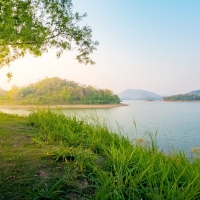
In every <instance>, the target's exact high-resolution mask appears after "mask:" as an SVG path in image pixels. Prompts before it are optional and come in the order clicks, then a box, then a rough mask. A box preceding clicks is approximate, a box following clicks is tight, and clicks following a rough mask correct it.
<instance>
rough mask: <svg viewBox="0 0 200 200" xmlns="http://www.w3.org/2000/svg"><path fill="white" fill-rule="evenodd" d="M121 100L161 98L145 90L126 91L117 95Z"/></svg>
mask: <svg viewBox="0 0 200 200" xmlns="http://www.w3.org/2000/svg"><path fill="white" fill-rule="evenodd" d="M118 96H119V98H120V99H121V100H161V99H162V96H160V95H157V94H155V93H153V92H149V91H145V90H134V89H127V90H124V91H123V92H121V93H119V94H118Z"/></svg>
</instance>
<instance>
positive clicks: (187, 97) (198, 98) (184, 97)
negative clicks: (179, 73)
mask: <svg viewBox="0 0 200 200" xmlns="http://www.w3.org/2000/svg"><path fill="white" fill-rule="evenodd" d="M163 100H164V101H200V96H198V95H196V94H178V95H173V96H168V97H164V98H163Z"/></svg>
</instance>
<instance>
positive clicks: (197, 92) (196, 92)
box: [187, 90, 200, 96]
mask: <svg viewBox="0 0 200 200" xmlns="http://www.w3.org/2000/svg"><path fill="white" fill-rule="evenodd" d="M187 94H195V95H198V96H200V90H194V91H191V92H188V93H187Z"/></svg>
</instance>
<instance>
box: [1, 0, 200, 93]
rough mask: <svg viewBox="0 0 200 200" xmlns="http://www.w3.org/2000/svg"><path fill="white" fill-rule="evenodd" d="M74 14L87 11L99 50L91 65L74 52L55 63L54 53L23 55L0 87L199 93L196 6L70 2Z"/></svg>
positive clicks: (199, 6) (162, 1) (142, 0)
mask: <svg viewBox="0 0 200 200" xmlns="http://www.w3.org/2000/svg"><path fill="white" fill-rule="evenodd" d="M73 4H74V11H78V12H80V13H84V12H86V13H87V14H88V17H87V18H85V19H84V21H83V24H88V25H90V26H91V27H92V30H93V38H94V40H98V41H99V42H100V45H99V47H98V50H97V51H96V52H95V53H94V54H93V55H92V57H93V59H94V60H95V61H96V65H94V66H85V65H82V64H79V63H78V62H77V61H76V60H74V57H75V53H76V52H66V53H64V54H63V55H62V56H61V58H60V59H56V57H55V54H54V52H53V51H51V52H49V53H48V54H45V55H44V56H42V57H40V58H33V57H32V56H26V57H25V58H23V59H20V60H18V61H16V62H15V63H13V64H12V65H11V67H10V70H11V71H12V72H13V75H14V78H13V80H12V81H11V82H10V83H7V81H6V77H5V74H6V72H7V71H8V68H7V67H5V68H4V69H1V70H0V87H2V88H4V89H9V88H10V87H11V86H12V85H13V84H15V85H26V84H30V83H32V82H35V81H38V80H40V79H43V78H45V77H53V76H59V77H60V78H65V79H68V80H73V81H76V82H79V83H82V84H86V85H89V84H90V85H93V86H96V87H98V88H108V89H111V90H113V91H114V92H115V93H118V92H121V91H123V90H125V89H144V90H149V91H152V92H155V93H158V94H164V95H165V94H178V93H186V92H189V91H191V90H196V89H200V1H198V0H196V1H195V0H193V1H188V0H176V1H174V0H167V1H166V0H151V1H150V0H137V1H136V0H135V1H134V0H123V1H122V0H108V1H105V0H93V1H92V0H84V1H83V0H74V1H73Z"/></svg>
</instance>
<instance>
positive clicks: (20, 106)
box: [0, 103, 128, 109]
mask: <svg viewBox="0 0 200 200" xmlns="http://www.w3.org/2000/svg"><path fill="white" fill-rule="evenodd" d="M121 106H128V104H124V103H120V104H97V105H96V104H77V105H75V104H74V105H73V104H69V105H0V108H4V109H15V108H16V109H34V108H114V107H121Z"/></svg>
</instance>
